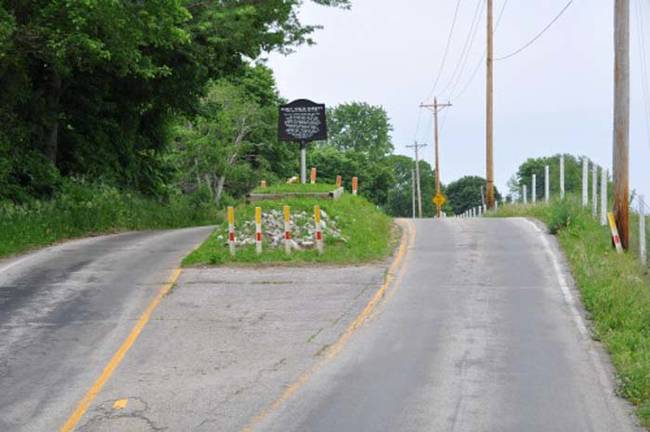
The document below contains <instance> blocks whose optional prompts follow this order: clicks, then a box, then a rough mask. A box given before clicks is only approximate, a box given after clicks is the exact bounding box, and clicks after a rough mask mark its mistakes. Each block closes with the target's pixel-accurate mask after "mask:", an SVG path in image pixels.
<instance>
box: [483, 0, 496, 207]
mask: <svg viewBox="0 0 650 432" xmlns="http://www.w3.org/2000/svg"><path fill="white" fill-rule="evenodd" d="M493 3H494V1H493V0H487V55H486V58H487V64H486V66H487V67H486V69H487V79H486V80H485V82H486V113H485V121H486V124H485V165H486V169H485V171H486V173H485V178H486V182H487V194H486V195H487V207H488V209H493V208H494V141H493V139H494V128H493V126H494V93H493V89H494V82H493V78H494V76H493V64H494V39H493V38H494V31H493V24H492V21H493V9H494V8H493V6H494V5H493Z"/></svg>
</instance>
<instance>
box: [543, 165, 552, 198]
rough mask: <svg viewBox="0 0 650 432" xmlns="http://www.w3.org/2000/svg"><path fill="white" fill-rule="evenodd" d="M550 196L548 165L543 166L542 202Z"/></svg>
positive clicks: (549, 171)
mask: <svg viewBox="0 0 650 432" xmlns="http://www.w3.org/2000/svg"><path fill="white" fill-rule="evenodd" d="M550 197H551V169H550V167H549V166H548V165H546V166H545V167H544V202H546V203H548V200H549V199H550Z"/></svg>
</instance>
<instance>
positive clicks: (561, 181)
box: [560, 155, 565, 199]
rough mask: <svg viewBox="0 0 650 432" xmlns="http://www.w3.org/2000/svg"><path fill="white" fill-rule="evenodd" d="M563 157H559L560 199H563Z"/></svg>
mask: <svg viewBox="0 0 650 432" xmlns="http://www.w3.org/2000/svg"><path fill="white" fill-rule="evenodd" d="M564 193H565V192H564V155H560V199H564Z"/></svg>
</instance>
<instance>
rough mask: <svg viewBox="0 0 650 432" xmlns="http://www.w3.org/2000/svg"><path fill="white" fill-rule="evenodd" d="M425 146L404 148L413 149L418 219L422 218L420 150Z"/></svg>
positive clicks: (416, 144)
mask: <svg viewBox="0 0 650 432" xmlns="http://www.w3.org/2000/svg"><path fill="white" fill-rule="evenodd" d="M426 146H427V145H426V144H418V143H417V142H416V143H415V144H413V145H410V146H406V147H407V148H413V149H415V188H416V190H417V194H418V217H419V218H422V189H421V188H420V149H421V148H423V147H426Z"/></svg>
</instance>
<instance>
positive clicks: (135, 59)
mask: <svg viewBox="0 0 650 432" xmlns="http://www.w3.org/2000/svg"><path fill="white" fill-rule="evenodd" d="M314 1H315V2H316V3H319V4H323V5H328V6H340V7H347V6H349V2H348V0H314ZM301 3H302V2H301V0H265V1H258V2H243V1H239V0H221V1H217V0H149V1H144V2H143V1H138V2H134V1H130V0H114V1H110V2H107V1H102V0H86V1H83V2H81V1H60V0H43V1H40V0H39V1H36V0H24V1H16V0H9V1H4V2H0V93H1V94H2V95H3V97H2V98H1V99H0V122H1V123H2V125H3V126H2V128H1V129H0V159H1V160H2V161H3V163H1V164H0V176H2V177H0V186H3V187H2V188H1V189H0V196H1V197H11V198H13V199H17V195H18V194H17V190H16V188H17V189H18V190H25V191H28V192H29V193H30V194H31V193H37V194H38V193H47V189H48V187H49V188H51V187H53V186H55V183H56V181H57V180H56V179H57V175H56V170H55V171H54V173H55V174H54V175H51V172H52V171H51V170H50V167H46V165H47V164H50V165H51V166H53V167H56V169H57V170H58V171H60V172H61V173H62V174H63V175H76V176H79V175H82V176H86V177H89V178H92V179H101V180H104V181H109V182H113V183H116V184H120V185H123V186H129V187H135V188H138V189H140V190H144V191H147V192H151V193H157V192H159V191H161V190H164V188H165V186H166V184H167V182H168V181H169V176H170V175H171V173H172V172H173V170H171V167H170V166H169V165H168V164H166V163H165V161H166V158H165V157H164V152H165V147H166V144H167V143H168V141H169V125H170V123H171V122H172V120H173V119H174V117H175V116H177V115H179V114H182V115H189V116H191V115H192V114H193V113H194V111H195V110H196V108H197V106H198V105H199V99H200V98H201V97H202V96H203V95H204V92H205V87H206V84H207V83H208V82H209V81H214V80H219V79H223V78H227V77H232V76H237V75H240V74H242V73H245V72H242V71H245V70H246V64H247V62H248V61H249V60H250V59H255V58H258V57H259V56H260V55H261V54H263V53H267V52H270V51H274V50H279V51H284V52H287V51H290V50H291V49H293V48H295V47H296V46H298V45H300V44H302V43H311V42H312V41H311V39H310V34H311V33H312V32H313V31H314V29H315V28H316V27H315V26H311V25H304V24H302V23H301V22H300V21H299V19H298V15H297V11H298V8H299V7H300V4H301ZM39 155H43V157H39ZM6 161H9V162H6ZM48 161H49V162H48ZM5 186H6V187H5Z"/></svg>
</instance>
